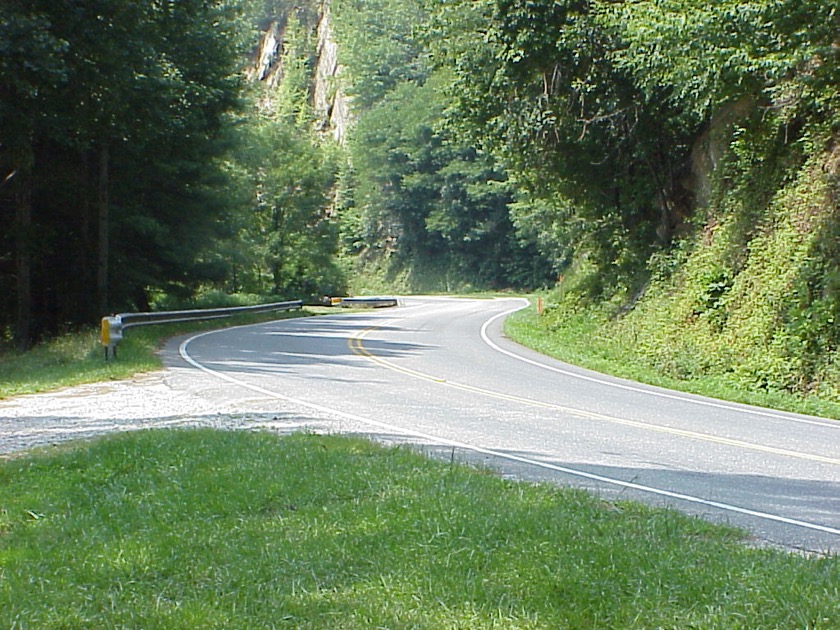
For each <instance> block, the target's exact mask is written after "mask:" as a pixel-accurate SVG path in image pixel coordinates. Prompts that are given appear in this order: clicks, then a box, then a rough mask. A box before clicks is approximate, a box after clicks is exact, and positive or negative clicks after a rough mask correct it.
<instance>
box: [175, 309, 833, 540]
mask: <svg viewBox="0 0 840 630" xmlns="http://www.w3.org/2000/svg"><path fill="white" fill-rule="evenodd" d="M523 305H524V304H523V302H522V301H521V300H517V299H495V300H478V299H454V298H432V297H427V298H422V297H417V298H405V299H404V300H403V301H402V305H401V306H399V307H397V308H393V309H377V310H371V311H368V312H362V313H354V314H341V315H337V316H325V317H314V318H303V319H292V320H281V321H277V322H272V323H267V324H260V325H255V326H246V327H240V328H233V329H225V330H220V331H214V332H208V333H202V334H200V335H196V336H193V337H188V338H184V339H179V340H176V341H174V342H173V343H172V344H170V345H169V346H168V347H167V350H166V361H167V365H168V367H169V376H168V378H167V380H168V385H169V386H170V387H171V388H172V389H173V390H174V391H175V392H181V393H183V395H185V396H186V395H188V396H190V397H194V398H196V397H197V398H200V399H201V400H203V401H204V403H205V405H206V406H207V407H209V408H212V407H213V406H214V405H218V406H226V407H230V406H231V405H233V406H235V407H237V408H239V409H244V408H251V409H254V410H257V411H259V412H261V413H264V414H272V413H274V414H275V417H280V416H283V417H295V418H298V419H299V420H298V421H297V422H296V423H294V426H297V427H303V428H306V427H307V426H311V427H312V429H313V430H328V431H332V432H336V433H337V432H344V433H354V434H364V435H369V436H373V437H374V438H376V439H378V440H381V441H384V442H386V443H405V442H410V443H412V444H415V445H417V446H418V447H419V448H421V449H423V450H425V451H427V452H429V453H430V454H433V455H435V456H440V457H447V458H450V457H451V458H456V459H459V460H465V461H469V462H471V463H474V464H478V465H486V466H489V467H492V468H493V469H495V470H498V471H500V473H501V474H503V475H506V476H510V477H512V478H517V479H527V480H538V481H550V482H554V483H560V484H564V485H571V486H576V487H583V488H586V489H588V490H590V491H592V492H595V493H597V494H599V495H601V496H603V497H604V498H606V499H610V500H615V499H633V500H641V501H646V502H648V503H651V504H654V505H659V506H672V507H674V508H676V509H679V510H683V511H686V512H688V513H691V514H694V515H698V516H700V517H703V518H706V519H709V520H712V521H716V522H725V523H729V524H733V525H736V526H739V527H742V528H745V529H746V530H748V531H749V532H750V534H751V536H752V537H753V539H754V540H755V542H756V543H757V544H771V545H781V546H784V547H786V548H792V549H801V550H804V551H808V552H816V553H834V554H836V553H838V552H840V422H837V421H834V420H824V419H819V418H814V417H810V416H802V415H796V414H789V413H783V412H777V411H771V410H766V409H759V408H754V407H748V406H744V405H737V404H731V403H724V402H720V401H716V400H711V399H705V398H701V397H698V396H691V395H685V394H680V393H675V392H671V391H668V390H663V389H659V388H654V387H648V386H644V385H639V384H636V383H632V382H629V381H624V380H621V379H616V378H612V377H608V376H604V375H601V374H598V373H594V372H590V371H586V370H582V369H579V368H576V367H573V366H569V365H567V364H563V363H560V362H558V361H554V360H552V359H549V358H547V357H545V356H542V355H539V354H536V353H534V352H531V351H529V350H527V349H525V348H523V347H521V346H519V345H517V344H514V343H513V342H511V341H510V340H509V339H507V338H506V337H505V336H504V334H503V332H502V321H503V318H504V315H505V314H506V313H509V312H512V311H514V310H516V309H519V308H522V306H523ZM301 419H302V420H301ZM307 422H309V424H307Z"/></svg>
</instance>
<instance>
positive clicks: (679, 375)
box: [508, 145, 840, 418]
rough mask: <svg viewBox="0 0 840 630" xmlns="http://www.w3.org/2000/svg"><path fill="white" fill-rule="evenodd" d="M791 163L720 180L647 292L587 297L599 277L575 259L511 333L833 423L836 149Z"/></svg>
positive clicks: (651, 268)
mask: <svg viewBox="0 0 840 630" xmlns="http://www.w3.org/2000/svg"><path fill="white" fill-rule="evenodd" d="M832 146H833V145H832ZM788 162H790V164H788ZM788 162H785V163H784V164H783V165H782V166H784V168H782V167H781V166H774V163H772V161H771V162H768V164H765V163H764V162H762V161H759V162H756V163H755V164H753V163H752V162H749V163H748V167H747V166H744V167H743V168H744V170H743V172H741V173H740V174H738V176H737V177H734V176H733V181H731V182H729V183H728V185H727V186H721V188H722V191H723V192H721V193H720V198H718V199H716V201H715V202H714V203H713V204H712V206H711V207H710V208H708V209H707V210H706V214H700V215H698V216H697V217H695V218H694V219H693V223H692V224H691V225H690V226H687V227H690V229H691V233H690V234H687V235H685V236H683V237H682V238H681V239H680V240H679V241H677V242H676V243H675V244H674V246H673V247H672V248H671V249H670V250H669V251H667V252H662V253H660V254H658V255H657V256H655V257H653V258H652V259H650V260H649V261H648V264H647V272H648V277H647V279H646V282H645V283H644V286H643V288H642V290H639V288H638V287H636V288H634V289H632V290H627V291H625V292H617V293H615V294H614V295H613V296H612V299H610V300H606V301H605V300H604V299H603V297H601V298H600V300H593V299H592V298H591V295H589V294H591V287H592V286H593V285H595V284H597V282H598V280H599V274H598V273H597V270H591V269H587V266H586V262H585V261H580V262H579V263H578V264H577V267H575V268H573V269H572V270H571V271H570V273H568V274H567V278H566V280H565V281H564V282H563V284H562V286H560V287H559V288H558V289H557V290H555V291H554V292H553V293H551V294H549V295H548V296H547V298H546V299H547V304H548V309H547V310H546V313H545V315H544V316H543V317H540V318H538V317H536V316H535V315H534V313H533V311H532V312H531V314H527V313H522V314H520V315H519V316H517V317H515V318H513V319H512V320H511V321H510V322H509V324H508V330H509V332H510V334H511V336H513V337H515V338H517V339H519V340H521V341H522V342H523V343H525V344H527V345H531V346H534V347H535V348H537V349H539V350H541V351H543V352H547V353H549V354H553V355H555V356H558V357H559V358H561V359H564V360H567V361H569V362H571V363H577V364H581V365H585V366H587V367H591V368H594V369H596V370H600V371H605V372H612V373H614V374H618V375H620V376H625V377H628V378H632V379H636V380H642V381H646V382H649V383H655V384H659V385H663V386H666V387H671V388H675V389H683V390H687V391H693V392H697V393H702V394H706V395H710V396H714V397H717V398H725V399H730V400H738V401H742V402H747V403H753V404H758V405H762V406H768V407H775V408H780V409H788V410H791V411H800V412H804V413H812V414H817V415H822V416H826V417H830V418H840V328H838V325H837V324H838V321H840V263H838V261H840V214H838V211H837V209H838V199H840V150H838V149H835V148H831V147H829V148H828V149H822V150H814V151H813V152H812V153H809V154H806V155H805V156H800V158H799V159H793V158H791V159H789V160H788ZM756 164H757V165H756Z"/></svg>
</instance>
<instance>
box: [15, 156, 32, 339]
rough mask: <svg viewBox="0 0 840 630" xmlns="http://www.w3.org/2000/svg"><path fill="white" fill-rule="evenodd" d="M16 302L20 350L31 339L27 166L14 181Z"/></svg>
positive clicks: (30, 181) (30, 213)
mask: <svg viewBox="0 0 840 630" xmlns="http://www.w3.org/2000/svg"><path fill="white" fill-rule="evenodd" d="M14 234H15V274H16V276H17V278H16V291H15V293H16V296H15V297H16V305H15V326H14V344H15V347H16V348H17V349H18V350H20V351H21V352H22V351H24V350H28V349H29V347H30V345H31V343H32V335H31V329H32V177H31V173H30V170H29V168H22V169H21V170H20V171H18V173H17V175H16V181H15V232H14Z"/></svg>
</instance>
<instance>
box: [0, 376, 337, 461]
mask: <svg viewBox="0 0 840 630" xmlns="http://www.w3.org/2000/svg"><path fill="white" fill-rule="evenodd" d="M277 407H278V404H277V401H276V400H272V401H268V400H263V401H260V400H254V399H237V400H233V401H231V402H228V403H225V402H222V403H220V402H219V401H218V400H212V399H206V398H203V397H201V396H198V395H195V394H192V393H190V392H189V391H184V390H180V389H178V388H177V387H174V386H173V384H172V372H170V371H168V370H161V371H157V372H153V373H149V374H142V375H138V376H136V377H134V378H132V379H129V380H125V381H109V382H104V383H93V384H90V385H80V386H77V387H70V388H66V389H62V390H58V391H55V392H48V393H43V394H31V395H26V396H16V397H13V398H8V399H5V400H0V457H4V456H9V455H11V454H13V453H17V452H20V451H25V450H28V449H31V448H35V447H42V446H49V445H53V444H58V443H61V442H65V441H68V440H76V439H85V438H91V437H95V436H98V435H103V434H106V433H114V432H117V431H135V430H141V429H153V428H172V427H212V428H218V429H271V430H276V431H279V432H284V433H289V432H293V431H312V432H328V431H330V430H331V425H332V420H331V419H329V418H313V417H312V413H311V411H310V412H304V413H300V412H299V411H297V410H289V409H285V410H283V409H277Z"/></svg>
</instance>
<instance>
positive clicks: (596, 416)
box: [347, 324, 840, 466]
mask: <svg viewBox="0 0 840 630" xmlns="http://www.w3.org/2000/svg"><path fill="white" fill-rule="evenodd" d="M384 325H385V324H380V325H378V326H371V327H369V328H367V329H365V330H363V331H361V332H360V333H358V334H356V335H355V336H353V337H349V338H348V339H347V346H348V347H349V348H350V350H351V352H353V354H355V355H357V356H360V357H364V358H365V359H367V360H369V361H371V362H373V363H376V364H377V365H380V366H382V367H384V368H386V369H389V370H392V371H394V372H399V373H400V374H405V375H407V376H411V377H414V378H419V379H422V380H425V381H429V382H431V383H437V384H439V385H444V386H446V387H452V388H454V389H459V390H462V391H466V392H470V393H473V394H479V395H481V396H486V397H489V398H495V399H497V400H505V401H508V402H514V403H519V404H522V405H527V406H529V407H537V408H540V409H549V410H551V411H557V412H560V413H563V414H566V415H568V416H573V417H575V418H583V419H587V420H598V421H601V422H609V423H611V424H617V425H622V426H626V427H633V428H637V429H643V430H645V431H654V432H656V433H665V434H669V435H676V436H679V437H684V438H689V439H692V440H701V441H704V442H711V443H714V444H722V445H725V446H733V447H736V448H742V449H746V450H751V451H757V452H761V453H771V454H773V455H782V456H785V457H794V458H796V459H804V460H808V461H812V462H819V463H823V464H832V465H835V466H836V465H840V459H837V458H833V457H825V456H822V455H814V454H810V453H800V452H798V451H792V450H789V449H785V448H777V447H774V446H765V445H763V444H755V443H752V442H745V441H743V440H734V439H731V438H726V437H720V436H716V435H710V434H708V433H700V432H697V431H688V430H685V429H676V428H673V427H665V426H660V425H654V424H648V423H646V422H638V421H636V420H628V419H626V418H618V417H615V416H608V415H605V414H600V413H595V412H591V411H585V410H583V409H575V408H574V407H566V406H564V405H555V404H552V403H546V402H542V401H539V400H532V399H530V398H522V397H520V396H513V395H511V394H503V393H501V392H496V391H492V390H489V389H483V388H481V387H475V386H473V385H466V384H464V383H458V382H455V381H450V380H447V379H445V378H441V377H439V376H434V375H432V374H427V373H425V372H419V371H417V370H412V369H410V368H406V367H403V366H400V365H396V364H395V363H392V362H390V361H388V360H386V359H383V358H382V357H378V356H376V355H375V354H373V353H372V352H370V351H369V350H368V349H367V348H366V347H365V345H364V339H365V337H367V336H368V335H369V334H370V333H372V332H373V331H375V330H377V329H379V328H382V327H383V326H384Z"/></svg>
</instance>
